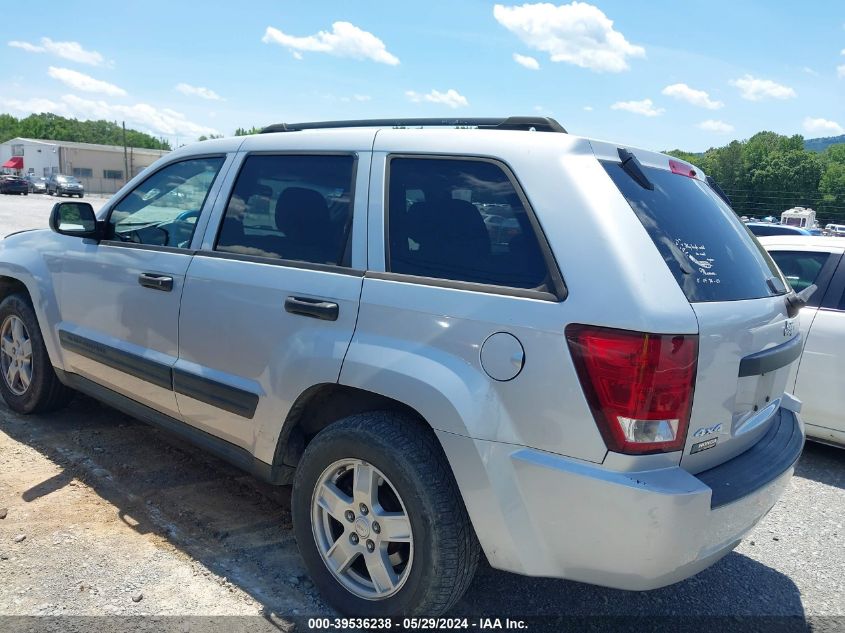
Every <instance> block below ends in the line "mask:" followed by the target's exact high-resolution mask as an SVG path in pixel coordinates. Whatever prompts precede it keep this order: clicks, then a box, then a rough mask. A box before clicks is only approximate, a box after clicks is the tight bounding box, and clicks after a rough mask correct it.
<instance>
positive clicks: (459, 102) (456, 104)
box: [405, 88, 469, 108]
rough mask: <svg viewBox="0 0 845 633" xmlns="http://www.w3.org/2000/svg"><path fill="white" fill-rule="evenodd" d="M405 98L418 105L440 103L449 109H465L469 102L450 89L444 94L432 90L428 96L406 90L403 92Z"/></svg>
mask: <svg viewBox="0 0 845 633" xmlns="http://www.w3.org/2000/svg"><path fill="white" fill-rule="evenodd" d="M405 96H406V97H408V99H410V100H411V101H413V102H414V103H419V102H421V101H428V102H429V103H441V104H443V105H447V106H449V107H450V108H460V107H466V106H468V105H469V101H467V98H466V97H465V96H463V95H462V94H459V93H458V91H457V90H453V89H452V88H450V89H449V90H447V91H446V92H439V91H437V90H432V91H431V92H429V93H428V94H425V95H423V94H420V93H418V92H414V91H413V90H407V91H406V92H405Z"/></svg>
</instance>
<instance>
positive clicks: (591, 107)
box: [581, 106, 593, 112]
mask: <svg viewBox="0 0 845 633" xmlns="http://www.w3.org/2000/svg"><path fill="white" fill-rule="evenodd" d="M581 109H582V110H584V112H592V111H593V106H584V107H583V108H581Z"/></svg>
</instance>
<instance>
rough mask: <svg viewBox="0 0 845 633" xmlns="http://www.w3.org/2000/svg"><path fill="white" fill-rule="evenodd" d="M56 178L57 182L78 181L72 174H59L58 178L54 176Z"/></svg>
mask: <svg viewBox="0 0 845 633" xmlns="http://www.w3.org/2000/svg"><path fill="white" fill-rule="evenodd" d="M56 180H58V181H59V182H77V183H78V182H79V181H78V180H77V179H76V178H74V177H73V176H59V177H58V178H56Z"/></svg>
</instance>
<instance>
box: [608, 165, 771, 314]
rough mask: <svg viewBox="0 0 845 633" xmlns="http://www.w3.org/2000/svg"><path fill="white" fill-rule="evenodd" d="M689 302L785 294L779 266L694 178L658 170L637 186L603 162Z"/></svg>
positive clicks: (652, 169) (616, 167)
mask: <svg viewBox="0 0 845 633" xmlns="http://www.w3.org/2000/svg"><path fill="white" fill-rule="evenodd" d="M602 164H603V166H604V168H605V170H606V171H607V173H608V175H609V176H610V177H611V179H612V180H613V182H614V183H615V184H616V186H617V187H618V188H619V190H620V191H621V192H622V195H623V196H625V198H626V200H627V201H628V204H630V205H631V208H632V209H633V210H634V213H635V214H636V215H637V217H638V218H639V220H640V222H642V224H643V226H644V227H645V229H646V231H647V232H648V234H649V236H650V237H651V239H652V241H653V242H654V245H655V246H656V247H657V250H658V251H659V252H660V254H661V255H662V256H663V259H664V261H665V262H666V265H667V266H668V267H669V269H670V270H671V271H672V274H673V275H674V277H675V280H676V281H677V282H678V285H679V286H680V287H681V289H682V290H683V291H684V294H685V295H686V297H687V299H688V300H689V301H690V302H703V301H737V300H741V299H759V298H761V297H771V296H774V295H779V294H784V293H785V292H786V291H787V286H786V283H785V282H784V280H783V278H782V277H781V275H780V272H779V271H778V269H777V266H776V265H775V264H774V262H773V261H772V259H771V258H770V257H769V256H768V254H767V253H766V251H765V250H764V249H763V247H762V246H760V244H759V242H757V240H756V239H754V237H752V235H751V233H750V232H749V231H748V229H747V228H746V227H745V225H744V224H743V223H742V222H741V221H740V219H739V218H738V217H737V216H736V214H735V213H734V212H733V211H732V210H731V208H730V207H728V206H727V205H726V204H725V203H724V202H722V200H721V199H720V198H719V197H718V196H717V195H716V193H715V192H714V191H713V190H712V189H710V187H709V186H708V185H707V184H706V183H704V182H702V181H700V180H698V179H696V178H688V177H687V176H682V175H679V174H674V173H672V172H671V171H668V170H664V169H658V168H656V167H646V166H643V167H642V170H643V172H644V173H645V174H646V176H647V177H648V179H649V180H650V181H651V182H652V183H653V185H654V189H653V190H649V189H646V188H644V187H642V186H641V185H640V184H638V183H637V182H636V181H635V180H634V179H633V178H632V177H631V176H629V175H628V174H627V173H626V172H625V171H624V170H623V169H622V166H621V165H620V163H617V162H610V161H602Z"/></svg>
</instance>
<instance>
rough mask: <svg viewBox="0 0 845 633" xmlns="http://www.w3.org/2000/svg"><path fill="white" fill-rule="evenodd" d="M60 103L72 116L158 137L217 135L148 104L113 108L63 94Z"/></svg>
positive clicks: (212, 131) (204, 127)
mask: <svg viewBox="0 0 845 633" xmlns="http://www.w3.org/2000/svg"><path fill="white" fill-rule="evenodd" d="M62 102H63V103H64V104H65V105H66V106H67V108H68V109H69V110H70V111H71V112H72V113H73V114H75V115H77V116H80V117H82V118H90V119H108V120H112V121H113V120H122V119H125V120H126V122H127V123H129V122H131V123H133V124H134V125H137V126H139V127H141V128H144V129H146V130H149V131H151V132H154V133H157V134H166V135H171V136H175V135H178V136H192V137H196V136H202V135H203V134H205V135H209V134H218V133H219V132H218V131H217V130H215V129H214V128H211V127H207V126H204V125H199V124H197V123H194V122H193V121H189V120H188V118H187V117H186V116H185V115H184V114H182V113H181V112H176V111H175V110H171V109H169V108H161V109H159V108H156V107H155V106H152V105H150V104H148V103H136V104H134V105H116V104H111V103H107V102H105V101H91V100H89V99H82V98H80V97H77V96H76V95H65V96H63V97H62Z"/></svg>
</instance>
